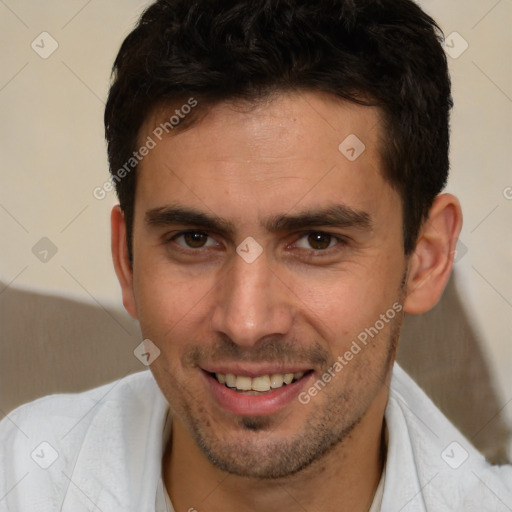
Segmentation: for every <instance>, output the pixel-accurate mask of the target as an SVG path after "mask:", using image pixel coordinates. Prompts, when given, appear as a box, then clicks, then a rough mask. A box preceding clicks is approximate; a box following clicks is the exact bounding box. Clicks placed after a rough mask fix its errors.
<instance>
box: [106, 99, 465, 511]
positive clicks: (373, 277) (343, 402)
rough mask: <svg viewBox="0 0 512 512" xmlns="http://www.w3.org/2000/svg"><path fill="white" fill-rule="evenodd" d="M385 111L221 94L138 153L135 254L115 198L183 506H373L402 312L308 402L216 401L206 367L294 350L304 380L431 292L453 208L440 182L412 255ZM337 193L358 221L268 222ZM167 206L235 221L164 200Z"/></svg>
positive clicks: (291, 355) (126, 273)
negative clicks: (351, 147) (271, 407)
mask: <svg viewBox="0 0 512 512" xmlns="http://www.w3.org/2000/svg"><path fill="white" fill-rule="evenodd" d="M161 121H162V113H161V112H155V113H153V114H152V115H150V116H149V117H148V119H147V120H146V123H145V124H144V125H143V126H142V128H141V131H140V137H141V140H144V139H145V138H146V137H147V135H150V134H151V132H152V130H153V129H154V127H155V126H157V125H158V124H159V123H160V122H161ZM380 126H381V125H380V120H379V112H378V110H376V109H374V108H369V107H362V106H356V105H353V104H350V103H346V102H341V101H339V100H338V99H336V98H334V97H332V96H329V95H326V94H321V93H314V92H308V93H306V92H304V93H301V94H288V93H286V94H284V93H283V94H280V95H277V96H275V97H273V98H271V99H267V100H265V101H261V102H259V103H257V104H256V105H253V106H251V107H250V108H249V107H247V105H245V106H244V105H234V104H231V103H223V104H220V105H218V106H215V107H214V108H212V109H211V110H210V111H209V112H208V114H207V115H206V116H205V117H204V118H202V119H201V120H200V122H199V123H197V124H194V125H192V127H190V128H188V129H187V130H184V131H181V132H178V133H177V134H172V135H170V136H168V137H167V138H165V139H163V140H162V141H161V142H159V143H158V144H157V146H156V147H155V148H154V149H152V150H151V151H150V153H149V154H148V155H147V156H146V157H145V158H144V160H143V161H142V162H141V164H140V165H139V168H138V170H137V173H138V178H137V180H138V181H137V192H136V199H135V218H134V231H133V254H134V260H133V267H132V266H131V265H130V263H129V260H128V252H127V247H126V229H125V224H124V218H123V214H122V212H121V210H120V208H119V207H115V208H114V210H113V212H112V252H113V259H114V265H115V268H116V272H117V275H118V278H119V281H120V283H121V287H122V291H123V302H124V305H125V308H126V309H127V311H128V312H129V313H130V314H131V315H132V316H134V317H136V318H138V320H139V322H140V325H141V329H142V333H143V336H144V338H149V339H150V340H151V341H152V342H153V343H154V344H155V345H157V346H158V347H159V349H160V351H161V354H160V356H159V357H158V358H157V359H156V360H155V361H154V363H153V364H152V365H151V370H152V372H153V374H154V377H155V379H156V381H157V383H158V385H159V386H160V388H161V390H162V392H163V393H164V395H165V397H166V398H167V400H168V401H169V403H170V405H171V409H172V411H173V419H172V436H171V441H170V443H169V445H168V447H167V450H166V453H165V455H164V457H163V461H162V469H163V475H164V481H165V484H166V487H167V490H168V492H169V495H170V497H171V500H172V502H173V505H174V507H175V508H176V510H177V511H180V510H188V509H189V508H191V507H194V508H196V509H197V510H208V511H221V510H223V511H228V512H229V511H235V510H236V511H240V510H242V511H245V510H251V511H259V510H261V511H263V510H265V511H267V512H268V511H274V510H275V511H278V510H279V511H281V510H283V509H284V510H290V509H292V508H296V507H297V506H299V507H302V508H304V509H306V510H325V511H331V510H332V511H335V510H336V511H361V512H365V511H366V510H368V508H369V506H370V504H371V502H372V499H373V495H374V492H375V489H376V486H377V484H378V482H379V479H380V476H381V471H382V467H383V463H384V457H383V446H382V434H383V425H384V411H385V407H386V403H387V399H388V391H389V388H388V386H389V381H390V377H391V369H392V363H393V360H394V358H395V354H396V344H397V339H398V333H399V330H400V325H401V322H402V317H403V313H401V314H398V315H396V316H395V318H393V319H392V320H390V321H389V322H387V323H386V324H385V326H384V328H382V329H381V330H380V331H379V332H378V334H377V335H376V336H375V337H374V338H373V339H371V340H370V342H369V343H368V344H367V345H366V346H365V347H364V348H363V349H362V350H361V351H360V352H359V353H358V354H357V355H355V356H354V357H353V359H352V360H351V361H350V362H349V363H348V364H347V365H346V366H344V367H343V370H342V371H339V372H337V373H336V377H334V378H332V380H331V381H330V382H329V384H328V385H327V386H326V387H325V388H324V389H322V390H321V391H320V392H319V393H318V394H316V396H314V397H312V398H311V400H310V401H309V402H308V403H307V404H302V403H300V402H299V400H297V399H293V400H291V401H290V402H289V403H287V404H286V405H285V406H284V407H282V408H281V409H279V410H278V411H277V412H274V413H272V414H264V415H259V416H258V415H256V416H254V415H253V416H250V415H239V414H238V415H237V414H233V413H231V412H229V411H226V410H225V409H224V408H223V407H221V406H220V405H219V403H218V402H217V400H215V399H214V398H213V396H212V394H211V391H210V388H209V386H208V385H207V384H206V379H205V374H204V371H203V370H205V369H208V370H211V368H212V367H219V365H220V366H223V367H224V366H227V367H229V368H232V367H236V368H237V369H239V370H240V371H238V372H237V371H235V372H234V373H243V370H246V369H247V368H249V367H250V368H260V367H261V365H263V364H272V365H274V366H278V367H279V368H289V367H290V365H298V366H300V368H308V369H310V370H312V373H310V374H309V375H308V376H306V377H305V378H304V384H300V385H301V386H302V387H301V390H306V391H307V390H308V389H309V388H310V386H311V385H313V384H314V382H315V381H316V380H317V379H318V378H319V377H320V376H321V375H322V374H324V373H325V372H326V371H327V369H328V368H329V367H331V366H332V364H333V362H334V361H335V360H336V358H337V357H338V356H340V355H343V354H344V353H345V352H346V351H347V350H349V348H350V346H351V343H352V341H353V340H355V339H357V336H358V334H359V333H361V332H363V331H364V330H365V329H366V328H368V327H370V326H374V325H375V324H376V321H377V320H379V318H381V317H380V315H382V314H385V313H386V311H387V310H389V309H390V308H391V307H392V305H393V304H395V305H396V304H399V305H403V308H404V311H407V312H410V313H421V312H423V311H426V310H428V309H430V308H431V307H432V306H433V305H434V304H435V303H436V302H437V301H438V299H439V298H440V295H441V293H442V291H443V289H444V286H445V284H446V282H447V280H448V277H449V274H450V271H451V267H452V262H453V255H454V251H455V243H456V239H457V236H458V233H459V231H460V228H461V222H462V217H461V212H460V206H459V203H458V201H457V200H456V198H454V197H453V196H451V195H449V194H443V195H441V196H438V198H436V200H435V202H434V204H433V206H432V209H431V212H430V216H429V219H428V221H426V222H425V223H424V225H423V227H422V230H421V232H420V234H419V237H418V243H417V247H416V250H415V252H414V253H413V254H412V255H411V256H410V257H406V256H405V255H404V253H403V239H402V212H401V203H400V198H399V196H398V194H397V192H396V191H395V190H394V189H393V188H392V187H391V186H390V185H389V183H388V182H387V181H386V180H385V179H384V177H383V173H382V161H381V158H380V151H379V148H380V147H381V145H382V144H383V143H385V142H383V141H384V140H385V139H384V138H383V136H382V134H381V133H380ZM349 134H357V137H358V138H359V139H360V140H361V141H363V142H364V144H365V146H366V149H365V151H364V152H363V153H362V154H361V156H359V158H357V159H356V160H355V161H353V162H351V161H349V160H348V159H347V158H346V157H345V156H344V155H343V154H342V153H341V152H340V151H339V150H338V146H339V144H340V143H341V142H342V141H343V140H344V139H345V138H346V137H347V136H348V135H349ZM340 206H341V207H342V208H345V212H347V211H349V212H352V213H353V212H358V214H360V215H359V217H357V219H361V218H364V219H365V222H358V221H356V220H355V218H354V216H353V215H352V216H350V215H349V216H348V217H350V218H348V219H345V220H346V221H347V222H344V223H341V224H340V223H339V222H338V224H336V223H335V224H334V225H329V224H327V223H325V218H324V219H323V220H322V222H324V223H320V224H317V223H312V224H306V225H298V224H297V223H295V225H291V224H290V223H288V224H287V225H284V224H283V223H282V222H281V223H280V224H279V223H278V224H279V225H276V223H275V222H274V225H273V226H272V225H270V224H272V223H271V222H270V220H275V219H276V217H298V216H301V215H304V213H305V212H307V213H309V214H311V213H318V212H322V211H325V209H326V208H329V207H340ZM169 207H173V208H176V207H180V208H181V209H182V210H183V209H187V210H194V211H196V212H199V213H202V214H204V215H207V216H209V217H213V218H214V219H217V220H218V219H221V220H222V221H223V222H224V227H226V226H225V225H226V224H229V225H230V227H231V231H230V230H227V231H222V230H216V229H209V230H207V229H203V226H200V225H198V224H197V223H195V222H191V221H189V220H186V219H184V218H183V216H181V218H180V219H179V221H177V220H176V216H172V215H167V216H165V215H164V216H162V215H158V214H159V213H160V214H161V212H162V209H165V208H169ZM151 212H152V213H151ZM173 212H174V213H175V210H173ZM164 220H165V222H164ZM338 221H339V219H338ZM308 222H312V220H311V218H310V219H308ZM186 230H196V234H195V236H192V237H191V236H190V235H187V237H184V236H182V233H183V231H186ZM197 231H199V232H200V233H197ZM311 232H313V233H315V235H314V236H313V238H311V237H309V234H311ZM201 233H203V234H201ZM249 236H250V237H253V238H254V239H255V240H256V241H257V242H258V244H259V245H260V246H261V248H262V249H263V251H262V254H261V255H260V256H259V257H258V258H257V259H256V260H255V261H254V262H252V263H247V262H246V261H245V260H244V259H243V258H242V257H241V256H240V255H239V254H238V253H237V252H236V248H237V247H238V246H239V245H240V244H241V243H242V242H243V241H244V240H245V239H246V238H247V237H249ZM191 243H192V247H191V246H190V245H191ZM242 247H243V245H242ZM324 247H327V248H324ZM251 365H252V366H251Z"/></svg>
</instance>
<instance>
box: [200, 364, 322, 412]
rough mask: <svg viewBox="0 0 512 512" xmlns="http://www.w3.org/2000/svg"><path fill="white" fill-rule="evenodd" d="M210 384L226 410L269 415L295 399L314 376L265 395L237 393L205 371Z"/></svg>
mask: <svg viewBox="0 0 512 512" xmlns="http://www.w3.org/2000/svg"><path fill="white" fill-rule="evenodd" d="M203 374H204V376H205V378H206V381H207V383H208V386H209V388H210V390H211V392H212V394H213V396H214V398H215V399H216V400H217V402H218V403H219V405H220V406H221V407H222V408H223V409H225V410H226V411H228V412H230V413H232V414H236V415H239V416H268V415H270V414H274V413H276V412H279V411H281V410H282V409H284V408H285V407H286V406H287V405H289V404H290V403H291V402H293V401H294V400H297V401H298V399H297V397H298V395H299V393H300V392H301V391H302V390H303V389H304V388H305V387H306V384H307V383H308V382H309V381H310V379H311V378H312V377H313V373H309V374H307V375H305V376H304V377H302V378H301V379H300V380H298V381H296V382H293V383H292V384H287V385H284V386H282V387H280V388H278V389H275V390H274V391H270V392H269V393H265V394H264V395H245V394H244V393H237V392H236V391H233V390H231V389H229V388H227V387H226V386H224V384H221V383H220V382H219V381H218V380H217V379H216V378H215V377H212V376H211V375H210V374H209V373H207V372H205V371H203Z"/></svg>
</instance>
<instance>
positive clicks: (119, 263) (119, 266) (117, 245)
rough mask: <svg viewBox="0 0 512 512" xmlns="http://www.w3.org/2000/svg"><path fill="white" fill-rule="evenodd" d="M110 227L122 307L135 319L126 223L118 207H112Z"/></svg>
mask: <svg viewBox="0 0 512 512" xmlns="http://www.w3.org/2000/svg"><path fill="white" fill-rule="evenodd" d="M110 225H111V233H112V236H111V248H112V259H113V261H114V268H115V270H116V274H117V279H118V280H119V284H120V285H121V291H122V294H123V305H124V307H125V309H126V311H128V313H129V314H130V315H131V316H132V317H133V318H137V307H136V303H135V295H134V293H133V270H132V265H131V262H130V259H129V256H128V245H127V242H126V222H125V219H124V214H123V211H122V210H121V207H120V206H119V205H117V206H114V208H113V209H112V213H111V215H110Z"/></svg>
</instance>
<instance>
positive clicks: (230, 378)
mask: <svg viewBox="0 0 512 512" xmlns="http://www.w3.org/2000/svg"><path fill="white" fill-rule="evenodd" d="M226 385H227V386H228V387H230V388H236V377H235V376H234V375H233V374H232V373H226Z"/></svg>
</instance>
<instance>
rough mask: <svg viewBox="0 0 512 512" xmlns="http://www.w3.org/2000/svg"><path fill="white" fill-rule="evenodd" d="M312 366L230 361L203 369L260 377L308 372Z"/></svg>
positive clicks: (212, 371)
mask: <svg viewBox="0 0 512 512" xmlns="http://www.w3.org/2000/svg"><path fill="white" fill-rule="evenodd" d="M311 369H312V368H311V367H306V366H304V365H300V364H297V365H288V364H287V365H286V366H285V365H276V364H275V363H272V364H270V363H269V364H264V363H263V364H262V363H259V364H248V363H236V364H234V363H229V364H215V365H206V366H203V367H202V370H204V371H205V372H208V373H222V374H223V375H226V374H227V373H230V374H232V375H243V376H245V377H251V378H254V377H259V376H261V375H272V374H274V373H281V374H285V373H298V372H304V373H305V372H307V371H309V370H311Z"/></svg>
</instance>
